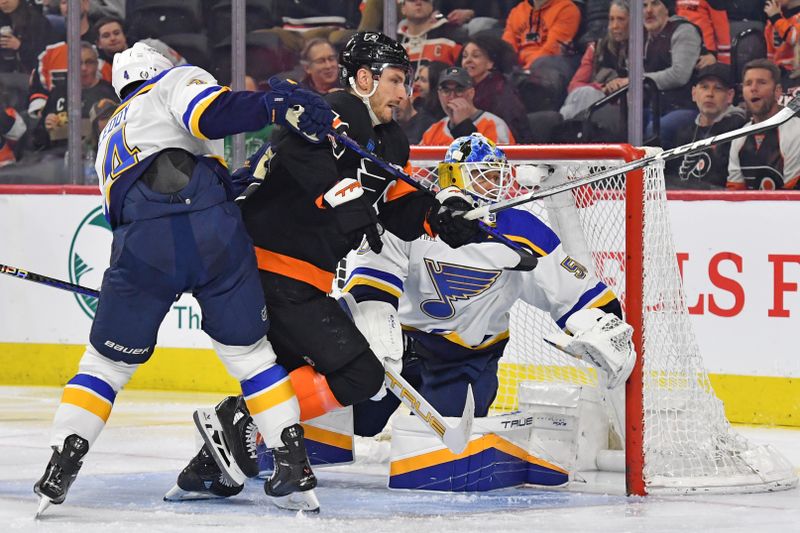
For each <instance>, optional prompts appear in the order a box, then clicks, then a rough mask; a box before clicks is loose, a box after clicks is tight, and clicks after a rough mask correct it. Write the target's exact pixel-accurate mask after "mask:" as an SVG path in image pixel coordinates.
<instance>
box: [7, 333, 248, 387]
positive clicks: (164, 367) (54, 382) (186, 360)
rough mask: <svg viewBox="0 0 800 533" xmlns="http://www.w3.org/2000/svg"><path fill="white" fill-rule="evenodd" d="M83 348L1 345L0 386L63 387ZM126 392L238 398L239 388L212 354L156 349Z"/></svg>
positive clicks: (175, 349) (196, 350) (46, 345)
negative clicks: (213, 394) (195, 393)
mask: <svg viewBox="0 0 800 533" xmlns="http://www.w3.org/2000/svg"><path fill="white" fill-rule="evenodd" d="M83 350H84V346H82V345H70V344H66V345H65V344H27V343H0V385H17V386H19V385H49V386H62V385H64V384H66V382H67V381H69V379H70V378H72V376H74V375H75V373H76V372H77V370H78V361H80V358H81V355H83ZM126 388H130V389H153V390H171V391H204V392H222V393H226V394H238V393H239V392H240V389H239V384H238V383H237V382H236V380H235V379H233V378H232V377H230V376H229V375H228V373H227V372H226V371H225V367H224V366H223V365H222V363H221V362H220V360H219V358H218V357H217V355H216V354H215V353H214V351H213V350H203V349H191V348H157V349H156V350H155V352H154V353H153V357H151V358H150V360H149V361H148V362H147V363H146V364H144V365H142V366H141V368H139V369H138V370H137V371H136V374H134V376H133V379H132V380H131V382H130V383H129V384H128V386H127V387H126Z"/></svg>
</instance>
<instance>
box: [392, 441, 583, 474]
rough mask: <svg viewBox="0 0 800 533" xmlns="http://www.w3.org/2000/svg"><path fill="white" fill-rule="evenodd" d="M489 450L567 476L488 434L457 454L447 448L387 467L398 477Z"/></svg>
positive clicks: (393, 463) (563, 472)
mask: <svg viewBox="0 0 800 533" xmlns="http://www.w3.org/2000/svg"><path fill="white" fill-rule="evenodd" d="M489 448H494V449H496V450H500V451H501V452H503V453H507V454H508V455H511V456H513V457H516V458H518V459H521V460H523V461H527V462H528V463H531V464H535V465H539V466H543V467H545V468H549V469H551V470H554V471H556V472H561V473H562V474H569V472H567V471H566V470H564V469H562V468H561V467H558V466H556V465H554V464H551V463H548V462H547V461H544V460H542V459H539V458H538V457H534V456H533V455H531V454H529V453H528V452H527V451H525V450H523V449H522V448H520V447H519V446H517V445H515V444H512V443H510V442H508V441H507V440H505V439H503V438H501V437H498V436H497V435H495V434H494V433H489V434H487V435H484V436H482V437H479V438H477V439H475V440H471V441H470V442H469V444H467V448H466V449H465V450H464V451H463V452H461V453H459V454H454V453H453V452H451V451H450V450H448V449H447V448H443V449H441V450H436V451H433V452H428V453H423V454H420V455H415V456H413V457H408V458H405V459H400V460H397V461H392V462H391V464H390V465H389V475H390V476H400V475H403V474H407V473H408V472H413V471H415V470H422V469H423V468H430V467H432V466H436V465H440V464H444V463H448V462H451V461H456V460H458V459H463V458H465V457H469V456H471V455H475V454H478V453H481V452H482V451H485V450H488V449H489Z"/></svg>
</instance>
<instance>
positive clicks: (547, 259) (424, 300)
mask: <svg viewBox="0 0 800 533" xmlns="http://www.w3.org/2000/svg"><path fill="white" fill-rule="evenodd" d="M497 229H498V230H500V231H501V232H502V233H503V234H505V235H507V236H508V237H510V238H511V239H513V240H514V241H516V242H519V243H521V244H523V245H524V246H526V247H527V248H529V249H531V250H533V251H534V252H536V253H537V254H538V255H540V256H541V257H540V259H539V264H538V266H537V267H536V268H535V269H534V270H532V271H530V272H519V271H510V270H504V269H503V264H504V263H505V264H508V261H507V260H505V261H504V258H506V257H507V255H508V252H507V248H506V247H505V246H504V245H502V244H499V243H494V242H483V243H478V244H469V245H466V246H462V247H461V248H456V249H453V248H450V247H449V246H448V245H446V244H444V243H443V242H441V241H440V240H438V239H432V238H430V237H427V236H425V237H421V238H419V239H417V240H415V241H413V242H412V243H405V242H403V241H400V240H399V239H398V238H397V237H395V236H393V235H391V234H389V233H385V234H384V236H383V240H384V243H385V244H384V249H383V251H382V253H381V254H375V253H373V252H371V251H369V250H361V251H358V252H352V253H351V254H350V255H349V256H348V260H347V266H348V281H347V284H346V287H345V291H348V292H350V293H352V294H354V296H356V298H358V299H360V300H363V299H376V300H384V301H389V302H393V303H395V304H396V305H398V309H399V316H400V322H401V323H402V324H403V327H404V328H412V329H415V330H419V331H423V332H427V333H432V334H436V335H441V336H444V337H445V338H447V339H448V340H450V341H451V342H454V343H456V344H459V345H461V346H464V347H469V348H473V349H479V348H481V347H483V346H486V345H488V344H490V343H493V342H495V341H497V340H499V339H500V338H503V337H505V336H507V335H508V323H509V314H508V313H509V311H510V309H511V306H512V305H513V304H514V303H515V302H516V301H517V300H518V299H521V300H523V301H525V302H527V303H529V304H531V305H534V306H536V307H538V308H540V309H542V310H544V311H545V312H548V313H549V314H550V316H551V317H552V318H553V320H554V321H555V322H556V323H557V324H558V326H559V327H561V328H563V327H564V325H565V323H566V321H567V318H569V316H571V315H572V314H573V313H574V312H575V311H577V310H579V309H583V308H587V307H600V306H602V305H604V304H606V303H608V302H610V301H611V300H613V299H614V298H615V295H614V294H613V292H612V291H611V290H609V289H608V287H606V285H605V284H603V283H602V282H601V281H599V280H598V279H596V278H595V277H594V276H592V275H591V274H590V273H589V272H588V271H587V269H586V267H584V266H583V265H581V264H580V263H578V262H577V261H575V260H574V259H572V258H570V257H569V256H567V255H566V254H565V253H564V251H563V248H562V247H561V242H560V241H559V239H558V237H557V236H556V235H555V233H553V231H552V230H551V229H550V228H549V227H548V226H547V225H546V224H544V223H543V222H542V221H541V220H539V219H538V218H536V217H535V216H533V215H532V214H530V213H528V212H526V211H520V210H515V209H510V210H507V211H503V212H501V213H499V215H498V220H497Z"/></svg>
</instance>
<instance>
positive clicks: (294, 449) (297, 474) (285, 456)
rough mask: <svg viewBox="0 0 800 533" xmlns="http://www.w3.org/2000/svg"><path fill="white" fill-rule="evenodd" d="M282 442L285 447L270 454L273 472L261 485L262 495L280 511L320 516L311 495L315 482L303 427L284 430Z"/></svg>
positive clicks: (317, 503) (295, 425)
mask: <svg viewBox="0 0 800 533" xmlns="http://www.w3.org/2000/svg"><path fill="white" fill-rule="evenodd" d="M281 440H282V441H283V444H284V446H281V447H279V448H274V449H273V450H272V456H273V459H274V462H275V470H274V472H273V473H272V476H271V477H270V478H269V479H268V480H267V481H265V482H264V492H266V493H267V496H269V497H270V498H272V502H273V503H274V504H275V505H276V506H278V507H280V508H281V509H290V510H293V511H308V512H312V513H316V512H319V500H317V496H316V494H314V487H316V486H317V478H316V477H315V476H314V472H312V471H311V466H310V465H309V464H308V456H307V455H306V445H305V442H304V441H303V426H301V425H300V424H294V425H293V426H289V427H288V428H286V429H284V430H283V432H282V433H281Z"/></svg>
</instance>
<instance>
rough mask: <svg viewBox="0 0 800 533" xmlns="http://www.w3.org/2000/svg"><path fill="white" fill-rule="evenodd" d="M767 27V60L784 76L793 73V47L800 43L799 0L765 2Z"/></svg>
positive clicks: (794, 65) (765, 29)
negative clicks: (778, 68)
mask: <svg viewBox="0 0 800 533" xmlns="http://www.w3.org/2000/svg"><path fill="white" fill-rule="evenodd" d="M764 13H766V14H767V18H768V19H769V20H768V21H767V26H766V28H764V36H765V37H766V39H767V59H769V60H770V61H772V62H773V63H775V64H776V65H778V67H780V69H781V70H782V71H783V72H782V74H783V78H784V81H786V79H785V78H786V74H788V73H791V72H792V71H794V70H795V69H796V68H797V66H796V64H795V47H797V46H798V43H799V42H800V0H767V2H766V4H765V5H764Z"/></svg>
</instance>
